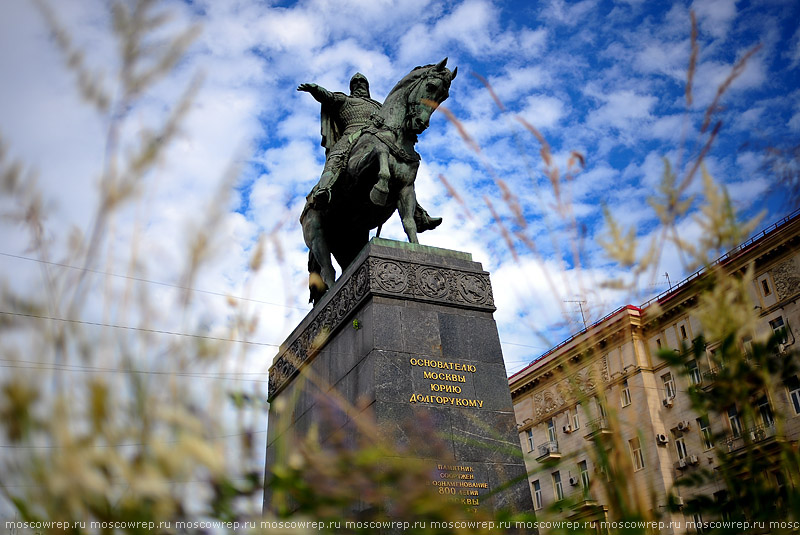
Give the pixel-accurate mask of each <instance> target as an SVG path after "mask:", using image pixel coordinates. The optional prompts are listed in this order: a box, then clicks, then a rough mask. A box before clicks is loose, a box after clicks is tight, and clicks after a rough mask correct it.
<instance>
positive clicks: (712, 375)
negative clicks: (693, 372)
mask: <svg viewBox="0 0 800 535" xmlns="http://www.w3.org/2000/svg"><path fill="white" fill-rule="evenodd" d="M722 370H723V368H711V369H710V370H708V371H707V372H703V381H702V382H701V383H700V385H699V386H700V387H701V388H702V389H704V390H705V389H707V388H708V387H710V386H712V385H713V384H714V383H715V382H716V381H717V376H718V375H719V373H720V372H721V371H722Z"/></svg>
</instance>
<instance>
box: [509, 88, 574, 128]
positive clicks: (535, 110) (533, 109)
mask: <svg viewBox="0 0 800 535" xmlns="http://www.w3.org/2000/svg"><path fill="white" fill-rule="evenodd" d="M564 114H565V110H564V105H563V104H562V103H561V101H560V100H558V99H557V98H554V97H549V96H545V95H531V96H529V97H528V98H526V99H525V107H524V108H523V109H522V110H521V111H520V113H519V115H520V116H521V117H523V118H524V119H526V120H527V121H528V122H529V123H531V124H532V125H534V126H536V127H537V128H542V129H546V128H553V127H555V126H557V125H558V122H559V121H560V120H561V118H562V117H563V116H564Z"/></svg>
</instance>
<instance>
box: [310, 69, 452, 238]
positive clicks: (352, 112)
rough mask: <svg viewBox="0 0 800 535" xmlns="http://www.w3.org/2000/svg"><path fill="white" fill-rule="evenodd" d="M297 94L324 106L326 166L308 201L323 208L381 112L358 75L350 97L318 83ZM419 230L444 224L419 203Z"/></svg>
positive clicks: (415, 215)
mask: <svg viewBox="0 0 800 535" xmlns="http://www.w3.org/2000/svg"><path fill="white" fill-rule="evenodd" d="M297 90H298V91H306V92H307V93H310V94H311V96H312V97H314V99H316V100H317V102H319V103H320V104H322V112H321V123H322V146H323V147H325V167H324V168H323V170H322V176H321V177H320V179H319V182H317V184H316V185H315V186H314V187H313V188H312V189H311V193H309V194H308V197H307V200H308V202H309V204H310V205H311V206H313V207H314V208H320V209H321V208H324V207H325V206H326V205H327V204H328V203H329V202H330V200H331V189H332V188H333V185H334V184H335V183H336V180H337V179H338V178H339V175H340V174H341V173H342V170H343V169H344V168H345V167H346V165H347V157H348V156H349V155H350V149H351V148H352V146H353V144H354V143H355V142H356V140H357V139H358V137H359V136H360V135H361V131H362V130H363V129H364V128H365V127H366V126H369V125H372V124H375V123H374V122H373V120H372V116H373V115H375V114H377V113H378V112H379V111H380V109H381V104H380V102H378V101H376V100H373V99H371V98H370V96H369V81H367V77H366V76H364V75H363V74H361V73H359V72H357V73H356V74H355V75H353V77H352V78H351V79H350V95H345V94H344V93H339V92H335V93H334V92H331V91H328V90H327V89H325V88H324V87H321V86H318V85H317V84H300V85H299V86H298V87H297ZM414 220H415V221H416V223H417V231H418V232H424V231H426V230H430V229H432V228H436V227H437V226H439V224H440V223H441V222H442V219H441V218H439V217H431V216H430V215H428V212H427V211H425V210H424V209H423V208H422V207H421V206H419V203H417V208H416V210H415V213H414Z"/></svg>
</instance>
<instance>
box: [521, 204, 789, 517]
mask: <svg viewBox="0 0 800 535" xmlns="http://www.w3.org/2000/svg"><path fill="white" fill-rule="evenodd" d="M712 273H713V274H714V275H713V276H717V277H718V276H719V275H718V274H722V277H729V278H731V279H730V280H737V281H743V282H741V283H742V284H744V285H745V286H746V288H747V293H748V294H749V296H750V299H751V300H752V303H753V305H752V306H753V307H754V309H753V315H754V316H755V319H754V321H753V323H752V328H750V329H749V331H748V333H747V334H745V335H743V336H739V337H738V338H737V340H736V341H735V343H736V344H737V345H738V349H739V350H741V352H742V354H743V355H745V359H746V355H748V351H749V350H750V348H751V347H752V344H753V343H754V341H760V340H765V339H767V338H769V336H770V335H771V334H772V333H773V332H779V333H781V336H782V337H783V338H782V339H781V340H780V345H779V346H778V347H777V349H776V350H775V351H774V353H775V354H774V358H775V359H782V358H790V357H788V356H787V355H791V354H792V352H793V351H794V350H796V349H797V346H799V345H800V344H795V337H794V333H793V326H797V325H800V308H799V307H798V303H797V301H798V298H800V215H798V214H797V213H795V214H793V216H791V217H788V218H786V219H784V220H783V221H781V222H780V223H778V224H776V225H774V226H773V227H771V228H770V229H769V230H767V231H764V232H763V233H761V234H759V235H758V236H756V237H755V238H753V239H751V240H749V241H748V242H746V243H745V244H742V245H740V246H739V247H737V248H736V249H735V250H733V251H731V252H729V253H727V254H726V255H724V256H723V257H722V258H720V259H719V260H717V261H716V262H715V263H714V264H712V265H711V266H708V267H707V268H705V269H704V270H701V271H700V272H698V273H695V274H694V275H693V276H691V277H689V278H688V279H686V280H685V281H683V282H681V283H679V284H678V285H677V286H676V287H673V288H672V289H671V290H670V291H668V292H665V293H664V294H662V295H660V296H658V297H657V298H654V299H653V300H651V301H649V302H647V303H645V304H643V305H641V306H633V305H627V306H625V307H622V308H620V309H618V310H616V311H614V312H613V313H611V314H609V315H608V316H606V317H605V318H603V319H601V320H600V321H598V322H596V323H594V324H593V325H591V326H589V327H588V328H586V329H585V330H583V331H581V332H579V333H577V334H575V335H574V336H572V337H571V338H569V339H568V340H566V341H564V342H562V343H561V344H559V345H558V346H556V347H555V348H553V349H551V350H550V351H548V352H547V353H545V354H544V355H542V356H541V357H539V358H538V359H537V360H535V361H534V362H533V363H531V364H530V365H529V366H527V367H526V368H524V369H523V370H521V371H519V372H517V373H516V374H514V375H513V376H511V377H510V378H509V386H510V388H511V396H512V400H513V403H514V411H515V415H516V419H517V426H518V430H519V436H520V442H521V444H522V447H523V451H524V452H526V453H525V463H526V466H527V468H528V472H529V474H530V475H529V482H530V486H531V493H532V495H533V503H534V508H535V509H537V510H539V511H541V512H544V511H545V510H547V509H548V507H549V506H551V505H552V504H553V503H555V502H557V503H559V504H563V507H562V516H563V517H564V518H570V519H575V520H578V519H583V520H607V519H609V518H614V517H615V513H617V514H619V513H620V512H621V511H619V510H618V509H619V508H625V507H634V506H635V508H636V510H638V511H646V512H647V514H648V517H649V518H658V519H659V520H660V521H662V522H664V524H663V526H664V527H662V528H661V530H660V531H661V532H662V533H686V532H702V528H701V527H700V526H702V522H709V521H715V520H718V518H703V517H702V513H700V512H692V511H694V509H695V508H693V507H691V506H687V505H691V504H692V502H693V500H697V499H698V497H700V496H706V497H709V498H711V499H713V500H717V501H724V500H725V499H726V494H725V493H726V485H725V482H724V481H723V480H722V477H721V476H720V477H715V476H712V477H710V478H705V479H704V480H703V481H702V482H698V483H696V484H693V485H689V486H684V485H680V484H678V483H679V482H680V480H681V479H684V478H690V479H691V478H692V475H693V474H699V473H700V472H701V471H703V470H702V469H704V468H705V469H708V471H709V472H710V473H711V474H717V472H718V471H719V465H720V463H721V462H723V461H721V457H722V458H723V459H727V460H724V462H730V459H732V458H734V459H735V457H736V455H740V454H741V455H742V456H743V455H744V454H745V452H751V451H753V448H754V446H757V447H758V451H759V452H761V453H762V455H769V454H770V446H771V445H774V444H786V443H790V444H791V443H794V444H796V443H797V441H798V436H799V435H800V380H798V376H797V375H796V374H795V375H789V376H786V375H785V374H784V375H782V376H780V377H779V376H777V375H776V374H773V377H772V380H770V381H768V384H769V386H768V387H766V388H757V389H755V390H754V391H752V392H749V399H748V400H747V402H748V406H751V407H756V409H755V411H753V410H750V411H746V412H745V411H743V410H742V407H741V406H740V404H739V403H731V404H729V405H727V406H718V407H717V406H715V408H714V410H712V411H709V412H705V413H702V412H698V411H697V410H696V409H695V408H693V406H692V400H691V392H692V391H693V389H694V390H695V391H697V390H700V391H703V392H709V391H710V389H714V388H716V387H717V386H719V384H720V382H721V381H722V380H723V378H724V377H726V375H725V373H726V372H725V362H724V361H722V360H721V359H720V357H719V355H720V354H721V353H720V352H719V349H720V347H719V344H720V343H721V342H722V341H721V340H719V339H714V338H713V337H712V336H709V334H710V333H709V332H703V331H704V329H703V327H702V325H701V321H700V319H699V318H700V316H701V310H702V300H703V298H702V295H703V293H704V292H705V291H707V289H708V287H709V280H710V279H711V277H712ZM719 321H720V322H724V321H726V319H725V318H724V317H720V320H719ZM704 324H705V325H709V321H708V318H706V321H705V323H704ZM710 324H711V325H713V321H712V322H711V323H710ZM712 330H714V331H716V329H712ZM706 331H709V329H706ZM701 335H702V336H703V342H702V347H699V345H700V343H699V342H697V344H695V342H696V341H698V340H699V338H698V337H700V336H701ZM693 344H695V345H696V346H697V347H696V348H695V351H694V352H693V353H692V354H691V355H689V357H684V358H683V360H681V361H680V363H678V362H676V361H674V362H671V363H668V362H667V361H666V360H664V359H663V358H662V357H663V356H664V350H672V351H673V352H674V353H675V354H676V355H677V354H682V355H687V351H686V348H687V347H692V346H693ZM681 352H682V353H681ZM659 354H661V356H659ZM690 357H695V358H690ZM776 368H777V367H776ZM776 415H780V416H781V417H780V418H777V419H776ZM776 420H779V423H778V424H776ZM720 448H722V449H724V453H725V455H722V456H720V455H719V453H720ZM743 466H744V465H743ZM767 471H768V472H770V470H767ZM609 472H613V473H609ZM746 472H747V470H746V468H742V470H741V477H744V478H747V477H750V476H749V475H748V474H747V473H746ZM765 477H766V478H768V480H769V481H771V482H772V483H773V484H774V486H775V488H777V489H781V488H784V487H785V486H787V485H793V486H795V488H796V487H797V486H798V485H800V475H798V474H787V473H784V471H782V470H781V469H780V467H779V465H777V464H776V465H775V468H774V470H773V471H772V472H770V473H767V474H766V476H765ZM698 481H699V480H698ZM562 500H563V501H562ZM776 505H777V506H780V504H776ZM715 516H719V517H725V516H726V514H725V512H724V511H723V512H722V513H720V515H715Z"/></svg>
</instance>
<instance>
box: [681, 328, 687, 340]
mask: <svg viewBox="0 0 800 535" xmlns="http://www.w3.org/2000/svg"><path fill="white" fill-rule="evenodd" d="M688 339H689V336H688V335H687V334H686V325H681V340H688Z"/></svg>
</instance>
